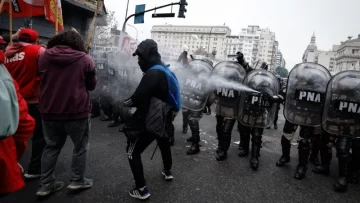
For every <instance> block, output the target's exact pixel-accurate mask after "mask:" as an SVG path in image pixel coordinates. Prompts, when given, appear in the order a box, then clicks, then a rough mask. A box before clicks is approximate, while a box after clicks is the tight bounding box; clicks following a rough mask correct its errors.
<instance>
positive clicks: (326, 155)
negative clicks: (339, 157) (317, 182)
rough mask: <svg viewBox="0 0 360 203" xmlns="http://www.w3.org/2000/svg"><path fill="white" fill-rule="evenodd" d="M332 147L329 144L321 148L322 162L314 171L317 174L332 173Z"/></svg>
mask: <svg viewBox="0 0 360 203" xmlns="http://www.w3.org/2000/svg"><path fill="white" fill-rule="evenodd" d="M331 150H332V149H331V148H329V147H328V146H327V145H325V146H323V147H322V149H321V150H320V155H321V164H320V165H319V166H317V167H316V168H314V169H313V170H312V171H313V172H314V173H317V174H324V175H328V174H329V173H330V163H331V157H332V153H331Z"/></svg>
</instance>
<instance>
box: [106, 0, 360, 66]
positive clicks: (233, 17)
mask: <svg viewBox="0 0 360 203" xmlns="http://www.w3.org/2000/svg"><path fill="white" fill-rule="evenodd" d="M178 1H179V0H130V3H129V11H128V15H131V14H133V13H134V12H135V5H138V4H146V10H147V9H151V8H154V7H156V6H161V5H164V4H168V3H172V2H178ZM187 2H188V4H189V5H188V6H187V12H186V13H185V16H186V18H185V19H183V18H166V19H164V18H160V19H159V18H158V19H156V18H152V17H151V14H152V13H153V12H149V13H146V14H145V23H144V24H136V25H134V19H133V18H132V19H130V20H129V21H128V23H129V24H130V25H133V26H135V27H136V28H137V30H138V38H139V40H143V39H146V38H150V36H151V35H150V30H151V28H152V26H153V25H163V24H165V23H167V24H173V25H223V24H224V23H225V25H227V26H229V27H230V29H231V31H232V34H233V35H235V34H238V33H239V32H240V29H241V28H244V27H247V25H259V26H260V27H261V28H266V27H268V28H270V30H271V31H273V32H275V34H276V40H278V41H279V48H280V50H281V52H282V53H283V55H284V58H285V60H286V63H287V65H286V66H287V67H286V68H287V69H291V68H292V67H293V66H294V65H295V64H296V63H299V62H301V57H302V54H303V53H304V50H305V49H306V47H307V45H308V44H309V43H310V38H311V36H312V34H313V32H314V31H315V35H316V44H317V46H318V49H321V50H329V49H331V48H332V45H333V44H339V43H340V41H345V40H346V39H347V36H353V37H354V38H355V37H357V36H358V34H360V17H359V13H360V0H341V1H340V0H221V1H218V0H216V1H215V0H187ZM212 2H213V3H212ZM126 4H127V0H105V5H106V8H107V9H108V10H114V11H115V12H116V13H115V15H116V18H117V20H118V21H119V27H120V29H121V27H122V25H123V22H124V19H125V12H126ZM178 9H179V6H174V7H173V12H175V16H177V13H178ZM157 12H158V13H169V12H170V7H169V8H163V9H160V10H158V11H157ZM126 29H127V32H128V33H129V34H130V35H131V36H133V37H134V38H135V37H136V30H135V29H134V28H132V27H130V26H127V28H126Z"/></svg>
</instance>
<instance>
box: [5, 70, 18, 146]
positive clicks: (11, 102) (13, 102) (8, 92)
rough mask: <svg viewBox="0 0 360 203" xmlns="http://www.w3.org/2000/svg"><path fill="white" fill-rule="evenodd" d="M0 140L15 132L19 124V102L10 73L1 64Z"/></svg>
mask: <svg viewBox="0 0 360 203" xmlns="http://www.w3.org/2000/svg"><path fill="white" fill-rule="evenodd" d="M0 112H1V113H0V140H1V139H5V138H7V137H9V136H11V135H13V134H15V132H16V130H17V128H18V125H19V119H20V118H19V114H20V113H19V103H18V98H17V94H16V89H15V85H14V82H13V79H12V77H11V75H10V73H9V72H8V71H7V70H6V68H5V66H4V65H3V64H0Z"/></svg>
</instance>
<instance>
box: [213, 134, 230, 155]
mask: <svg viewBox="0 0 360 203" xmlns="http://www.w3.org/2000/svg"><path fill="white" fill-rule="evenodd" d="M230 143H231V136H230V135H227V136H224V137H221V139H220V138H219V145H218V148H217V149H216V160H218V161H223V160H225V159H226V158H227V151H228V150H229V147H230Z"/></svg>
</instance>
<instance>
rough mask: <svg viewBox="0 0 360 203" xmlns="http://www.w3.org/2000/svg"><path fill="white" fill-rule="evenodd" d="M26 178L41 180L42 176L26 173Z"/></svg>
mask: <svg viewBox="0 0 360 203" xmlns="http://www.w3.org/2000/svg"><path fill="white" fill-rule="evenodd" d="M24 177H25V178H26V179H38V178H41V174H29V173H25V174H24Z"/></svg>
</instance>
